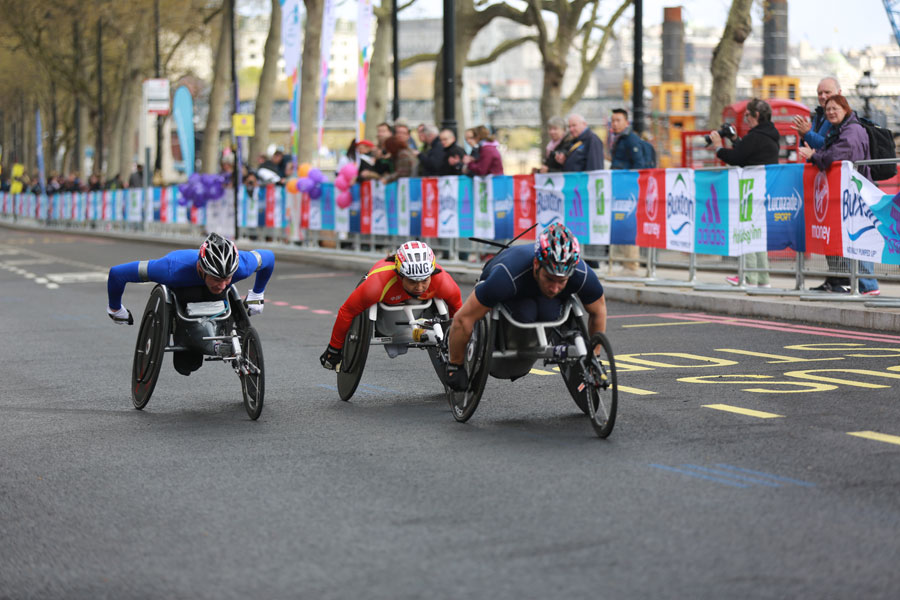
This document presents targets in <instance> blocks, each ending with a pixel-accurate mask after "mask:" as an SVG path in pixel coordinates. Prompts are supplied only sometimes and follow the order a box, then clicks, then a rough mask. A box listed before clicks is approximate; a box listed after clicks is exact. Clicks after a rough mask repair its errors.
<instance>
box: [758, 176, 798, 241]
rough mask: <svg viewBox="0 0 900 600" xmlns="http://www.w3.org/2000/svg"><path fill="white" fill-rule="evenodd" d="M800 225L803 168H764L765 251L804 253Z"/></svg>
mask: <svg viewBox="0 0 900 600" xmlns="http://www.w3.org/2000/svg"><path fill="white" fill-rule="evenodd" d="M804 221H805V220H804V218H803V165H802V164H792V165H766V229H767V240H768V241H767V247H768V249H769V250H782V249H784V248H793V249H794V250H795V251H797V252H803V251H804V250H806V236H805V234H804V232H803V226H804Z"/></svg>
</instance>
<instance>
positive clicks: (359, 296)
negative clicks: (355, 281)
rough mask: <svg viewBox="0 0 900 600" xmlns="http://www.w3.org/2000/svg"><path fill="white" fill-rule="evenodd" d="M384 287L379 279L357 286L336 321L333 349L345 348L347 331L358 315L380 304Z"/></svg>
mask: <svg viewBox="0 0 900 600" xmlns="http://www.w3.org/2000/svg"><path fill="white" fill-rule="evenodd" d="M382 287H384V283H383V282H381V280H380V279H379V278H377V277H369V278H368V279H366V280H365V281H363V282H362V283H361V284H359V285H358V286H356V289H355V290H353V293H352V294H350V296H349V297H348V298H347V301H346V302H344V304H343V305H342V306H341V308H340V310H339V311H338V314H337V318H336V319H335V320H334V327H333V328H332V330H331V342H329V344H330V345H331V347H332V348H334V349H336V350H340V349H341V348H343V347H344V338H345V337H346V336H347V330H349V329H350V323H352V322H353V319H354V317H356V315H358V314H359V313H361V312H363V311H364V310H366V309H367V308H369V307H370V306H372V305H373V304H375V303H376V302H378V298H379V295H380V294H381V291H382V289H381V288H382Z"/></svg>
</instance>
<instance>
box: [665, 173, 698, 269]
mask: <svg viewBox="0 0 900 600" xmlns="http://www.w3.org/2000/svg"><path fill="white" fill-rule="evenodd" d="M694 204H695V203H694V171H693V170H692V169H666V228H667V229H666V248H667V249H668V250H679V251H681V252H693V251H694V214H695V209H694Z"/></svg>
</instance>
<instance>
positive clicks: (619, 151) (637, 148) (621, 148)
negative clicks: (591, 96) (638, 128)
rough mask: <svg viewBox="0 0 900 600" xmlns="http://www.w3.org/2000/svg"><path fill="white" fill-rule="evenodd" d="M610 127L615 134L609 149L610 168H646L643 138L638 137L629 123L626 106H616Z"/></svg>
mask: <svg viewBox="0 0 900 600" xmlns="http://www.w3.org/2000/svg"><path fill="white" fill-rule="evenodd" d="M609 128H610V129H611V130H612V133H613V134H614V136H615V138H614V141H613V142H612V144H611V147H610V150H609V155H610V168H611V169H643V168H645V166H644V154H643V151H642V148H641V138H639V137H638V135H637V134H636V133H635V132H634V131H633V130H632V128H631V125H630V124H629V123H628V111H627V110H625V109H624V108H614V109H613V111H612V116H611V117H610V121H609ZM611 137H612V136H611Z"/></svg>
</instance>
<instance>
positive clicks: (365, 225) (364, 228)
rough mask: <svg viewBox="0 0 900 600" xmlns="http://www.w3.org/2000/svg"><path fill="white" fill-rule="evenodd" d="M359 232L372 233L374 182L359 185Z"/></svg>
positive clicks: (369, 180) (367, 181) (366, 181)
mask: <svg viewBox="0 0 900 600" xmlns="http://www.w3.org/2000/svg"><path fill="white" fill-rule="evenodd" d="M359 232H360V233H362V234H370V233H372V180H371V179H367V180H365V181H363V182H361V183H360V184H359Z"/></svg>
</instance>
